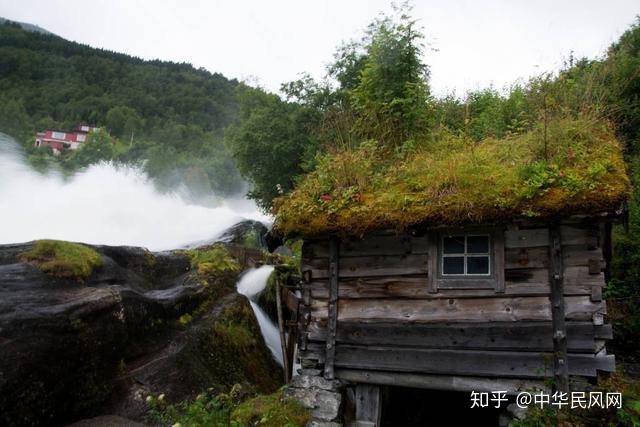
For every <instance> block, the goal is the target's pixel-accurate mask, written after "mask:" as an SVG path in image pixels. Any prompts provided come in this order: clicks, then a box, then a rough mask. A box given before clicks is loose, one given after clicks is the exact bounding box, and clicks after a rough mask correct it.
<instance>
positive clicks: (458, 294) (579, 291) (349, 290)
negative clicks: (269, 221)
mask: <svg viewBox="0 0 640 427" xmlns="http://www.w3.org/2000/svg"><path fill="white" fill-rule="evenodd" d="M546 251H547V252H548V251H549V250H548V249H547V250H546ZM543 272H544V273H545V275H544V281H543V282H525V283H514V282H506V286H505V291H504V294H503V295H504V296H510V297H511V296H513V297H525V296H548V295H550V294H551V285H550V284H549V273H548V271H547V270H546V269H545V270H544V271H543ZM596 282H599V280H591V281H588V282H581V283H578V282H577V281H576V283H574V284H567V283H565V286H564V294H565V295H567V296H569V295H593V293H594V292H597V290H595V291H594V289H593V288H594V287H598V288H601V287H602V286H603V285H604V283H596ZM305 289H308V290H309V291H310V292H311V296H312V297H313V299H316V300H326V299H328V298H329V281H328V280H315V281H313V282H311V283H310V284H308V285H305ZM339 293H340V295H339V297H340V299H360V298H364V299H437V298H485V297H487V298H495V297H496V293H495V291H494V289H493V288H492V289H438V292H437V293H430V292H429V289H428V284H427V277H425V276H411V277H363V278H357V279H341V280H340V287H339ZM592 298H593V297H592ZM593 301H596V300H595V299H593Z"/></svg>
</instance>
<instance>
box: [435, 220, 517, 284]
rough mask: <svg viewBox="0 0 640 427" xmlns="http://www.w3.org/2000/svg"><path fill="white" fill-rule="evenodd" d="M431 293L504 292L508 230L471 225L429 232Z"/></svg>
mask: <svg viewBox="0 0 640 427" xmlns="http://www.w3.org/2000/svg"><path fill="white" fill-rule="evenodd" d="M428 259H429V261H428V262H429V266H428V270H429V273H428V275H427V285H428V287H429V292H430V293H437V292H439V291H440V290H441V289H442V290H444V289H493V290H495V292H499V293H501V292H504V286H505V281H504V229H503V228H502V227H469V228H468V229H457V230H456V229H450V230H442V231H440V230H433V231H431V232H430V233H429V257H428Z"/></svg>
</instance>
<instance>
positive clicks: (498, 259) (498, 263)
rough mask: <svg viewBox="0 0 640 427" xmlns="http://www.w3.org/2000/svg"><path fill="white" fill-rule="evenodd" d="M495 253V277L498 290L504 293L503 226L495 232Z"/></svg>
mask: <svg viewBox="0 0 640 427" xmlns="http://www.w3.org/2000/svg"><path fill="white" fill-rule="evenodd" d="M493 254H494V259H495V262H494V263H493V265H494V266H495V269H496V272H495V278H496V292H497V293H500V294H502V293H504V290H505V278H504V263H505V261H504V230H502V229H501V228H500V229H498V230H496V232H495V233H493Z"/></svg>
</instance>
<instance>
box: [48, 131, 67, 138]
mask: <svg viewBox="0 0 640 427" xmlns="http://www.w3.org/2000/svg"><path fill="white" fill-rule="evenodd" d="M51 136H52V137H53V138H55V139H65V138H66V137H67V134H66V133H64V132H53V135H51Z"/></svg>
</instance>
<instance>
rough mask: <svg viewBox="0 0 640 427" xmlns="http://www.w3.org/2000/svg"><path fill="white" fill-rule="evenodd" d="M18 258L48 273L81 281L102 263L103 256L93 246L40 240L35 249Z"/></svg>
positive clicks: (34, 246)
mask: <svg viewBox="0 0 640 427" xmlns="http://www.w3.org/2000/svg"><path fill="white" fill-rule="evenodd" d="M18 259H19V260H20V261H23V262H27V263H29V264H31V265H33V266H35V267H37V268H38V269H40V270H41V271H42V272H44V273H46V274H48V275H51V276H54V277H59V278H65V279H76V280H77V281H79V282H84V281H85V280H86V279H87V278H88V277H89V276H90V275H91V273H93V271H94V269H96V268H98V267H100V266H101V265H102V257H101V256H100V254H99V253H98V252H96V251H95V250H93V249H92V248H90V247H88V246H85V245H82V244H80V243H72V242H63V241H60V240H38V241H36V242H35V244H34V245H33V249H31V250H30V251H27V252H23V253H21V254H19V255H18Z"/></svg>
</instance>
